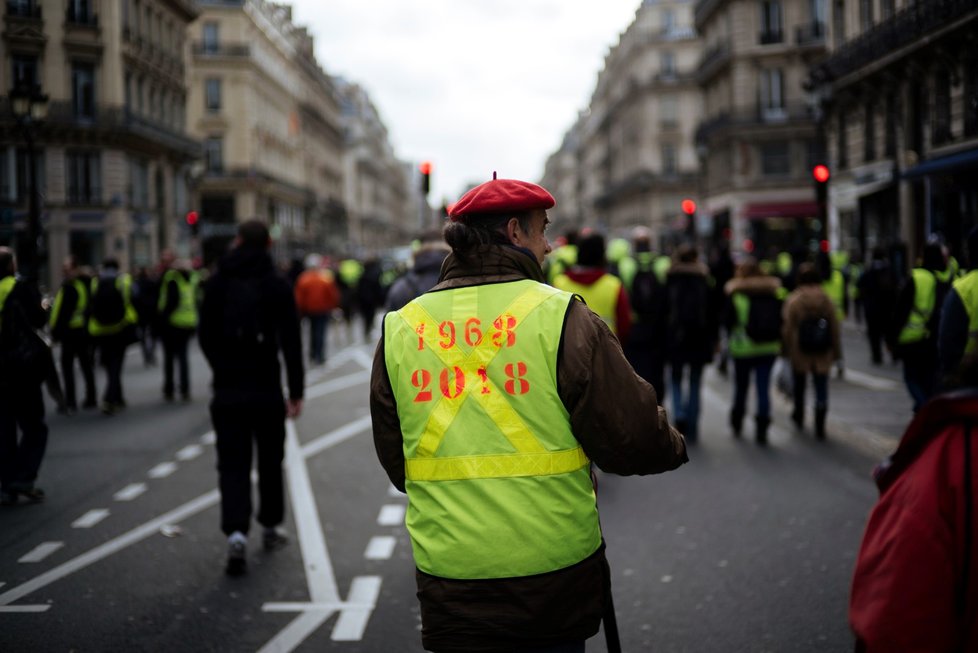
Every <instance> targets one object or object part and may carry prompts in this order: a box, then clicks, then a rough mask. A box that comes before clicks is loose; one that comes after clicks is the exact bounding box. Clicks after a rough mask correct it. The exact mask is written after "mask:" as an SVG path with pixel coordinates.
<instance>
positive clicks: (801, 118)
mask: <svg viewBox="0 0 978 653" xmlns="http://www.w3.org/2000/svg"><path fill="white" fill-rule="evenodd" d="M809 122H810V123H811V124H812V125H814V124H815V117H814V114H813V112H812V109H811V107H810V106H809V105H807V104H805V103H803V102H796V103H792V104H787V105H785V106H783V107H764V106H756V107H753V108H746V107H745V108H741V109H735V110H732V111H725V112H723V113H721V114H719V115H717V116H714V117H713V118H710V119H708V120H706V121H704V122H702V123H700V125H699V127H698V128H697V129H696V140H697V141H701V140H705V139H706V138H707V137H709V136H710V135H712V134H714V133H716V132H720V131H725V130H727V129H739V128H750V127H762V126H776V125H784V124H793V125H797V124H798V123H809Z"/></svg>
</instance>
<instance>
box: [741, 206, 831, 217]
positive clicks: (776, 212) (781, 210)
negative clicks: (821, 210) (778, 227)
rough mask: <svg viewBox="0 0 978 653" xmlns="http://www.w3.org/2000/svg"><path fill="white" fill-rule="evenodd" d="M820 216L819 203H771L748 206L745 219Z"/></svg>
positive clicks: (745, 210)
mask: <svg viewBox="0 0 978 653" xmlns="http://www.w3.org/2000/svg"><path fill="white" fill-rule="evenodd" d="M816 216H818V203H817V202H770V203H767V204H748V205H747V206H746V207H745V208H744V217H745V218H747V219H748V220H760V219H762V218H814V217H816Z"/></svg>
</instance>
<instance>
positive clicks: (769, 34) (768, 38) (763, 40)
mask: <svg viewBox="0 0 978 653" xmlns="http://www.w3.org/2000/svg"><path fill="white" fill-rule="evenodd" d="M757 42H758V43H760V44H761V45H771V44H773V43H783V42H784V33H782V31H781V30H764V31H763V32H761V33H760V34H758V35H757Z"/></svg>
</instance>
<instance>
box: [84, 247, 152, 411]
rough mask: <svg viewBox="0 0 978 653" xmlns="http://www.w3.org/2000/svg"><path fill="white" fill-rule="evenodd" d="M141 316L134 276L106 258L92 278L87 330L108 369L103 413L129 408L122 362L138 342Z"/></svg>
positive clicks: (117, 263)
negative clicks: (136, 298)
mask: <svg viewBox="0 0 978 653" xmlns="http://www.w3.org/2000/svg"><path fill="white" fill-rule="evenodd" d="M138 319H139V318H138V315H137V313H136V308H135V306H134V305H133V286H132V277H130V276H129V275H128V274H126V273H120V272H119V262H118V261H117V260H116V259H114V258H107V259H105V260H104V261H102V267H101V269H100V270H99V273H98V276H97V277H96V278H94V279H92V312H91V315H90V316H89V319H88V333H89V335H91V336H92V341H93V344H94V346H95V349H96V350H98V352H99V358H100V360H101V363H102V366H103V367H104V368H105V376H106V380H105V394H104V395H103V397H102V413H103V414H104V415H113V414H115V413H116V412H118V411H119V410H122V409H123V408H125V407H126V400H125V397H124V396H123V391H122V365H123V363H124V362H125V358H126V348H127V347H128V346H129V345H130V344H132V343H133V342H135V341H136V326H135V325H136V322H137V321H138Z"/></svg>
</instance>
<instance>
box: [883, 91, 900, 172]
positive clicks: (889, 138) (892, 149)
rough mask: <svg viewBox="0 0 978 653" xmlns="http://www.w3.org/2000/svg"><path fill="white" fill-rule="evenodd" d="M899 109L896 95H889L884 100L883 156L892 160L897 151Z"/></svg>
mask: <svg viewBox="0 0 978 653" xmlns="http://www.w3.org/2000/svg"><path fill="white" fill-rule="evenodd" d="M898 117H899V108H898V105H897V98H896V93H890V95H888V96H887V98H886V134H885V136H884V138H885V140H884V142H883V156H886V157H890V158H893V157H895V156H896V151H897V119H898Z"/></svg>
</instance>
